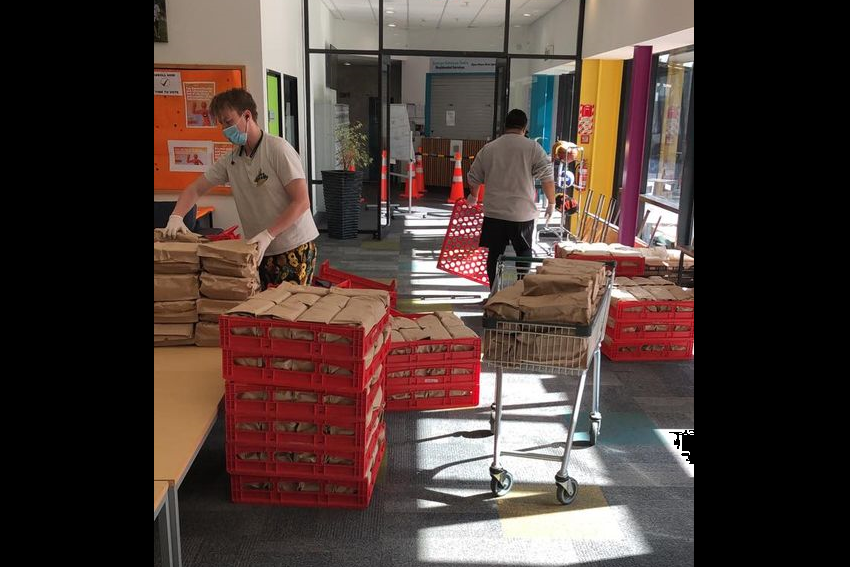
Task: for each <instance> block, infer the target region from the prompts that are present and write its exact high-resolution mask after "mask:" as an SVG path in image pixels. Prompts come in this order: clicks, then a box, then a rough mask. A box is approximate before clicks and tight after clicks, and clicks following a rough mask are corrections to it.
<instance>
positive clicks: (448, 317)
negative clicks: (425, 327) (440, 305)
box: [435, 311, 463, 329]
mask: <svg viewBox="0 0 850 567" xmlns="http://www.w3.org/2000/svg"><path fill="white" fill-rule="evenodd" d="M435 315H436V316H437V317H439V319H440V323H442V324H443V327H445V328H447V329H450V328H451V327H462V326H463V320H462V319H461V318H460V317H458V316H457V315H455V314H454V313H452V312H451V311H437V312H435Z"/></svg>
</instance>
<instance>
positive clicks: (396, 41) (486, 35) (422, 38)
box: [384, 0, 504, 51]
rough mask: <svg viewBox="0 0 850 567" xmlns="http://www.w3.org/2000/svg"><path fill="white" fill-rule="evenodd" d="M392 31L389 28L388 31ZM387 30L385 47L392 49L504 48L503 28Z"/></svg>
mask: <svg viewBox="0 0 850 567" xmlns="http://www.w3.org/2000/svg"><path fill="white" fill-rule="evenodd" d="M422 1H424V0H422ZM391 29H392V28H387V30H391ZM396 29H397V28H396ZM387 30H385V31H384V45H385V46H386V47H388V48H390V49H440V50H444V51H445V50H450V51H461V50H474V51H501V50H502V48H503V47H504V43H503V39H502V37H503V36H502V28H501V26H500V27H496V28H445V29H442V28H441V29H438V30H433V29H432V30H418V29H414V30H410V31H406V30H398V31H395V30H393V31H387ZM394 33H397V34H398V36H394V35H393V34H394Z"/></svg>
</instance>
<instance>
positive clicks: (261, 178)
mask: <svg viewBox="0 0 850 567" xmlns="http://www.w3.org/2000/svg"><path fill="white" fill-rule="evenodd" d="M268 178H269V176H268V175H266V174H265V173H263V170H262V169H261V170H260V173H258V174H257V177H255V178H254V184H255V185H257V186H258V187H259V186H260V185H262V184H263V183H265V182H266V179H268Z"/></svg>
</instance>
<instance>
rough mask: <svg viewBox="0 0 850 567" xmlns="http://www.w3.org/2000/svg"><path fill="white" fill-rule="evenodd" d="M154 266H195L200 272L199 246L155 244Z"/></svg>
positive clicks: (185, 243)
mask: <svg viewBox="0 0 850 567" xmlns="http://www.w3.org/2000/svg"><path fill="white" fill-rule="evenodd" d="M153 262H154V264H157V263H162V264H178V263H180V264H195V265H196V266H197V269H195V270H194V271H196V272H198V271H200V259H199V258H198V244H197V243H192V242H173V241H172V242H154V243H153Z"/></svg>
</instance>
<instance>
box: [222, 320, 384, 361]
mask: <svg viewBox="0 0 850 567" xmlns="http://www.w3.org/2000/svg"><path fill="white" fill-rule="evenodd" d="M389 317H390V316H389V312H387V314H386V315H385V316H384V317H382V318H381V320H380V321H378V323H376V324H375V326H374V327H372V329H371V330H370V331H369V333H366V332H365V329H364V328H363V327H352V326H347V325H324V324H321V323H300V322H297V321H293V322H289V321H279V320H276V319H258V318H255V317H242V316H237V315H222V316H221V317H219V330H220V332H221V348H222V350H238V351H239V352H243V353H253V355H257V356H259V355H264V354H281V355H282V356H288V357H291V358H309V357H325V358H333V359H337V360H340V359H351V360H356V359H360V360H362V359H363V357H364V356H366V355H367V354H368V353H369V350H370V349H371V348H372V347H373V346H374V345H375V342H376V341H377V340H378V336H379V335H380V334H381V333H382V332H383V331H384V329H385V328H386V326H387V323H388V322H389ZM239 328H250V329H255V331H254V332H255V333H256V336H254V335H234V334H233V329H239ZM271 329H295V330H298V331H308V332H310V333H312V334H313V340H298V339H277V338H274V337H272V336H271V335H269V331H270V330H271ZM326 333H327V334H333V335H338V336H340V337H344V338H346V339H348V340H349V343H347V344H346V343H332V342H326V341H323V340H322V337H323V335H324V334H326Z"/></svg>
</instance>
